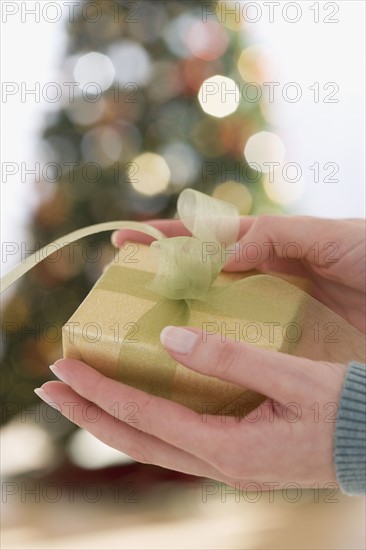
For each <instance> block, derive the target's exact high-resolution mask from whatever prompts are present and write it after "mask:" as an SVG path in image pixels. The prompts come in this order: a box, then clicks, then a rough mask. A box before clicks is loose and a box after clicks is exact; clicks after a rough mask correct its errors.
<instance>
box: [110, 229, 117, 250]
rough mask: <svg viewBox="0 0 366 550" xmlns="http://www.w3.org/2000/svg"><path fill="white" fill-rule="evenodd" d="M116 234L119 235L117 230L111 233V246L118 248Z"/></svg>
mask: <svg viewBox="0 0 366 550" xmlns="http://www.w3.org/2000/svg"><path fill="white" fill-rule="evenodd" d="M118 233H119V229H117V231H114V232H113V233H112V237H111V241H112V244H113V246H119V245H118V239H117V236H118Z"/></svg>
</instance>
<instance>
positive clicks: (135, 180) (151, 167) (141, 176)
mask: <svg viewBox="0 0 366 550" xmlns="http://www.w3.org/2000/svg"><path fill="white" fill-rule="evenodd" d="M127 173H128V175H129V178H130V182H131V185H132V187H133V188H134V189H136V191H138V192H139V193H142V194H144V195H156V194H157V193H162V192H163V191H165V190H166V188H167V187H168V184H169V181H170V170H169V166H168V165H167V163H166V161H165V160H164V159H163V157H162V156H161V155H157V154H156V153H150V152H148V153H142V154H141V155H138V156H137V157H135V158H134V159H133V161H132V163H130V164H129V166H128V170H127Z"/></svg>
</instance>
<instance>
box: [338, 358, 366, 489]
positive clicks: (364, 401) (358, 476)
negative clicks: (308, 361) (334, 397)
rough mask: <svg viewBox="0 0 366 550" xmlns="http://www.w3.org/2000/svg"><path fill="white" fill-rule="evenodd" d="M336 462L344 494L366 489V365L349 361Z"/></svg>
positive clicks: (340, 406) (339, 411)
mask: <svg viewBox="0 0 366 550" xmlns="http://www.w3.org/2000/svg"><path fill="white" fill-rule="evenodd" d="M334 464H335V468H336V474H337V478H338V482H339V484H340V487H341V489H342V490H343V491H344V492H345V493H348V494H354V495H355V494H363V493H365V492H366V366H365V365H360V364H358V363H351V364H350V366H349V369H348V372H347V374H346V378H345V381H344V386H343V390H342V393H341V398H340V401H339V409H338V415H337V423H336V429H335V442H334Z"/></svg>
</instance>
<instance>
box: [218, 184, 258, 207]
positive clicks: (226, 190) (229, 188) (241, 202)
mask: <svg viewBox="0 0 366 550" xmlns="http://www.w3.org/2000/svg"><path fill="white" fill-rule="evenodd" d="M213 196H214V197H215V198H216V199H220V200H223V201H226V202H230V203H231V204H233V205H234V206H236V208H237V209H238V210H239V214H241V215H242V216H244V215H246V214H249V213H250V211H251V209H252V205H253V197H252V195H251V193H250V191H249V189H248V187H247V186H246V185H244V184H243V183H238V182H236V181H231V180H229V181H225V182H224V183H220V184H219V185H218V186H217V187H215V189H214V192H213Z"/></svg>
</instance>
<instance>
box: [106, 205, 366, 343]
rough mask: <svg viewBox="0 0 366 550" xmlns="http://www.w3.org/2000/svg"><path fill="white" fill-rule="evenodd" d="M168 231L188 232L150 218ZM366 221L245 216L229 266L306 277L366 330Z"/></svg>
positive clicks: (319, 295) (123, 234) (126, 236)
mask: <svg viewBox="0 0 366 550" xmlns="http://www.w3.org/2000/svg"><path fill="white" fill-rule="evenodd" d="M149 223H150V224H151V225H153V226H155V227H157V228H158V229H160V230H161V231H162V232H163V233H165V234H166V235H167V236H168V237H174V236H177V235H189V232H188V231H187V229H186V228H185V227H184V225H183V224H182V222H181V221H178V220H156V221H153V222H149ZM365 229H366V227H365V221H364V220H327V219H321V218H312V217H305V216H259V217H249V216H248V217H243V218H241V225H240V234H239V238H240V241H239V242H240V248H239V250H238V252H237V254H236V255H235V256H234V255H233V254H231V256H230V254H229V253H228V254H227V258H228V260H230V261H229V262H228V264H227V265H226V268H225V269H226V270H227V271H248V270H250V269H259V270H261V271H280V272H283V273H289V274H293V275H300V276H303V277H307V278H309V279H310V280H311V282H312V291H311V293H312V295H313V296H314V298H316V299H317V300H319V301H320V302H322V303H323V304H325V305H326V306H328V307H329V308H330V309H332V310H333V311H334V312H335V313H337V314H338V315H340V316H341V317H343V318H344V319H346V320H347V321H348V322H349V323H350V324H352V325H353V326H355V327H356V328H358V329H359V330H361V331H362V332H366V321H365V255H366V254H365ZM112 240H113V242H114V244H117V245H118V246H122V245H123V243H124V242H125V241H126V240H132V241H136V242H145V243H150V242H151V241H152V239H151V238H150V237H147V236H146V237H145V236H144V235H142V234H141V233H137V232H133V231H125V230H122V231H117V232H116V233H115V234H114V235H113V238H112Z"/></svg>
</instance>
